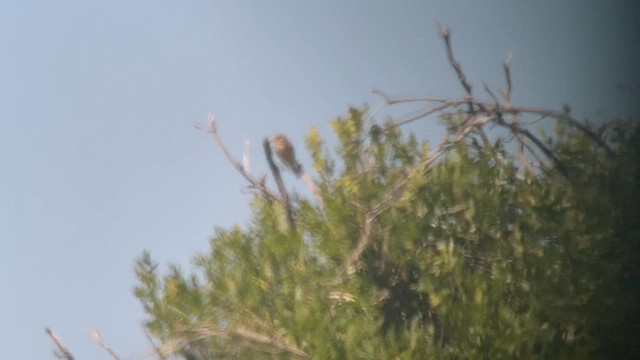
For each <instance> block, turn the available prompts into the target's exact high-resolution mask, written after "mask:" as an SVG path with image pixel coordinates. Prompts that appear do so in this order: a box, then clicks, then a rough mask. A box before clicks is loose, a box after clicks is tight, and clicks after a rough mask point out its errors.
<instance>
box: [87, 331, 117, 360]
mask: <svg viewBox="0 0 640 360" xmlns="http://www.w3.org/2000/svg"><path fill="white" fill-rule="evenodd" d="M89 336H91V338H92V339H93V341H95V342H96V343H97V344H98V345H100V347H102V348H103V349H104V350H105V351H106V352H108V353H109V355H111V357H112V358H114V359H115V360H121V359H120V357H119V356H118V354H116V352H115V351H113V349H112V348H111V346H109V344H107V343H106V341H104V339H103V338H102V336H101V335H100V332H99V331H98V330H92V331H91V332H90V333H89Z"/></svg>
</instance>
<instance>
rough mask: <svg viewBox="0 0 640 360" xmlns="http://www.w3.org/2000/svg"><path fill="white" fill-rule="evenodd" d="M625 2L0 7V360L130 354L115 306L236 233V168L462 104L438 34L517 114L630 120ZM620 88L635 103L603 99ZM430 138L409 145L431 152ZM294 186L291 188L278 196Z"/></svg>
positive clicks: (240, 217)
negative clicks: (439, 105)
mask: <svg viewBox="0 0 640 360" xmlns="http://www.w3.org/2000/svg"><path fill="white" fill-rule="evenodd" d="M635 4H636V1H613V2H604V1H577V0H576V1H563V2H560V1H535V2H533V1H531V2H515V1H483V2H479V1H464V2H459V1H435V2H434V1H396V2H391V1H349V2H347V1H337V0H334V1H322V2H313V3H312V2H303V1H299V0H298V1H295V0H287V1H272V2H267V1H242V2H240V1H214V0H194V1H189V0H186V1H168V0H154V1H148V0H147V1H131V0H127V1H119V0H112V1H87V0H76V1H72V0H59V1H43V0H32V1H12V0H4V1H2V2H0V121H1V122H2V132H0V166H1V167H0V204H1V205H0V244H1V247H0V249H1V250H0V289H2V296H0V359H25V360H30V359H53V355H52V354H51V349H52V343H51V342H50V341H49V339H48V338H47V337H46V336H45V334H44V330H43V329H44V327H45V326H50V327H52V328H53V329H54V330H55V331H57V332H58V333H59V334H60V335H61V336H62V338H63V339H64V340H65V342H66V343H67V345H68V346H69V348H70V349H72V350H73V352H74V353H75V355H76V357H77V358H78V359H79V360H80V359H108V355H107V354H106V353H104V351H103V350H102V349H100V348H99V347H98V346H97V345H95V344H94V343H92V341H91V340H90V339H89V337H88V336H87V333H88V331H89V330H91V329H93V328H97V329H99V330H100V331H101V332H102V335H103V336H104V337H105V338H106V339H107V341H108V342H109V343H110V344H111V345H112V346H113V347H114V348H115V349H116V350H117V351H118V352H119V353H120V355H122V356H123V358H125V359H138V358H140V357H141V356H143V355H144V353H145V350H146V349H147V348H148V345H147V343H146V340H145V339H144V337H143V335H142V332H141V330H140V326H139V324H140V322H141V321H142V320H143V318H144V317H143V313H142V309H141V306H140V305H139V304H138V302H137V300H136V299H135V298H134V297H133V295H132V292H131V290H132V287H133V286H134V285H135V279H134V274H133V270H132V267H133V261H134V259H135V258H136V257H137V256H138V255H140V253H141V252H142V251H143V249H149V250H150V251H151V252H152V254H153V256H154V258H156V259H157V260H159V261H160V262H161V263H163V264H166V263H168V262H176V263H179V264H181V265H182V266H183V267H184V268H188V267H189V265H188V264H189V259H190V258H191V256H192V255H193V254H194V252H195V251H199V250H204V249H206V248H207V246H208V238H209V237H210V235H211V234H212V233H213V229H214V227H216V226H222V227H227V226H230V225H231V224H234V223H240V224H243V223H245V222H246V221H247V219H248V216H249V210H248V206H247V201H248V200H249V196H247V195H245V194H243V193H242V192H241V189H242V187H243V186H244V182H243V179H242V177H240V176H239V175H238V174H237V173H236V172H235V170H234V169H233V168H232V167H231V166H230V165H229V164H228V163H227V162H226V160H225V159H224V157H223V156H222V154H221V152H220V151H219V150H218V149H217V148H216V146H215V144H214V143H213V141H212V139H211V137H210V136H208V135H207V134H205V133H202V132H199V131H197V130H195V129H194V128H193V124H196V123H200V124H206V122H207V114H208V112H210V111H212V112H215V113H216V115H217V117H218V121H219V130H220V132H221V134H222V136H223V137H224V139H225V140H226V142H227V144H228V145H229V147H230V149H231V150H232V151H234V152H235V153H236V154H237V155H238V156H239V155H240V154H241V152H242V142H243V140H244V139H247V138H250V139H252V148H251V149H252V151H251V160H252V169H253V171H254V172H256V173H259V172H261V171H263V170H264V169H265V166H264V163H263V160H262V156H261V152H260V145H259V144H260V141H261V139H262V138H263V137H264V136H269V135H272V134H273V133H275V132H278V131H285V132H286V133H287V134H288V135H289V136H290V138H291V139H292V140H293V141H294V143H295V144H296V145H297V147H298V148H299V150H298V152H299V154H300V158H301V160H302V162H303V163H308V161H309V158H308V155H307V154H305V152H304V151H303V150H302V144H303V136H304V134H305V133H306V132H307V131H308V129H309V128H310V127H311V126H313V125H315V126H317V127H318V128H319V129H320V130H321V133H322V134H323V135H325V136H329V134H330V132H329V128H328V126H327V121H328V120H330V119H331V118H333V117H335V116H338V115H341V114H344V113H345V111H346V109H347V107H348V106H349V105H362V104H363V103H365V102H368V103H370V104H371V106H372V107H376V106H378V105H379V104H380V101H379V99H377V98H376V97H374V96H373V95H371V90H372V89H373V88H374V87H378V88H381V89H383V90H385V91H387V92H389V93H392V94H398V95H413V96H415V95H424V96H427V95H428V96H461V95H462V91H461V89H460V86H459V84H458V83H457V81H456V79H455V75H454V74H453V73H452V71H451V69H450V68H449V65H448V64H447V62H446V58H445V54H444V52H443V46H442V43H441V41H440V39H439V38H438V35H437V32H436V26H435V23H436V21H438V22H440V23H442V24H445V25H448V26H450V27H451V28H452V29H453V31H454V33H453V44H454V48H455V52H456V54H457V55H458V59H459V60H460V62H461V63H462V65H463V66H464V68H465V70H466V72H467V74H468V76H469V78H470V80H471V81H472V82H474V83H475V84H476V90H477V91H478V92H479V90H480V89H481V83H480V81H481V80H486V81H487V82H488V83H489V84H490V85H492V86H494V87H501V86H503V85H502V84H503V83H502V68H501V61H502V59H504V57H505V55H506V54H507V53H509V52H511V53H513V79H514V96H513V100H514V102H517V103H522V104H527V105H535V106H544V107H551V108H560V107H561V105H562V104H563V103H565V102H567V103H570V104H571V105H572V106H573V108H574V109H575V114H576V115H578V116H579V117H582V118H584V117H585V116H586V117H589V118H590V119H593V120H602V119H604V118H609V117H612V116H617V115H626V114H631V113H634V112H635V113H637V112H638V111H639V110H640V109H639V107H638V103H640V101H638V100H639V99H638V93H637V89H638V86H639V84H640V75H639V73H640V72H639V71H638V70H639V69H638V66H640V65H639V64H640V59H639V56H640V55H639V54H640V52H639V48H638V43H639V36H638V35H639V34H640V25H639V22H638V21H637V19H638V18H640V11H639V10H638V7H637V5H635ZM616 83H620V84H623V85H627V86H634V87H635V89H636V93H635V95H634V94H626V93H623V92H621V91H619V90H618V89H617V88H616V87H615V84H616ZM434 124H435V121H434V120H433V119H432V120H428V121H424V122H422V123H420V124H419V125H416V126H415V127H414V128H415V129H417V130H418V131H420V132H421V134H420V135H427V136H428V135H429V134H434V133H436V134H437V133H438V130H437V129H436V127H435V125H434ZM286 180H287V181H288V182H289V183H291V182H293V181H294V179H293V177H288V178H287V179H286Z"/></svg>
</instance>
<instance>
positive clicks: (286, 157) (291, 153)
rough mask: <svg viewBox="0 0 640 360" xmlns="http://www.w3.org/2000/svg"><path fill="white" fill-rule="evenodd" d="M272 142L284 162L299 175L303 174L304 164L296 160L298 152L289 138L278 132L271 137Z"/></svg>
mask: <svg viewBox="0 0 640 360" xmlns="http://www.w3.org/2000/svg"><path fill="white" fill-rule="evenodd" d="M271 142H272V143H273V144H274V151H275V152H276V155H278V158H280V161H281V162H282V164H284V166H286V167H287V168H289V170H291V171H293V173H294V174H296V176H297V177H300V176H302V165H300V163H299V162H298V160H296V152H295V150H294V149H293V145H291V142H290V141H289V139H287V137H286V136H284V135H282V134H276V135H275V136H274V137H272V138H271Z"/></svg>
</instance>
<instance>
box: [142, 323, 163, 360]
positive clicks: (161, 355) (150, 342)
mask: <svg viewBox="0 0 640 360" xmlns="http://www.w3.org/2000/svg"><path fill="white" fill-rule="evenodd" d="M144 335H145V336H146V337H147V340H149V344H151V348H152V349H153V351H154V352H155V353H156V355H157V356H158V358H159V359H160V360H166V359H167V358H166V356H164V355H163V354H162V351H160V348H159V347H158V345H156V343H155V342H153V339H152V338H151V334H149V332H148V331H147V329H144Z"/></svg>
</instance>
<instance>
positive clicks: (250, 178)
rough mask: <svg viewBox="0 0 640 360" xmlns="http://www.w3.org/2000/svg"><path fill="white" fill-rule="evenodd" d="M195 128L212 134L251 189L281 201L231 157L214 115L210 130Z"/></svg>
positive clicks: (210, 116)
mask: <svg viewBox="0 0 640 360" xmlns="http://www.w3.org/2000/svg"><path fill="white" fill-rule="evenodd" d="M195 128H196V129H198V130H201V131H204V132H207V133H210V134H211V135H212V136H213V138H214V139H215V141H216V143H217V144H218V147H219V148H220V149H221V150H222V152H223V153H224V155H225V157H226V158H227V160H229V162H230V163H231V164H232V165H233V167H235V168H236V170H238V172H240V174H241V175H242V176H243V177H244V178H245V179H247V181H248V182H249V184H250V187H252V188H255V189H258V190H260V191H261V192H262V193H263V194H264V195H265V197H266V198H267V199H268V200H270V201H279V199H278V196H277V195H276V194H274V193H273V192H271V191H270V190H269V189H267V187H266V186H265V184H264V183H263V182H261V181H259V180H257V179H256V178H254V177H253V176H252V175H251V174H250V173H248V172H247V171H246V169H245V167H244V166H243V164H242V162H240V161H238V160H236V159H235V158H234V157H233V156H232V155H231V153H230V152H229V150H228V149H227V147H226V146H225V144H224V142H223V141H222V139H221V138H220V135H219V134H218V130H217V127H216V119H215V116H214V115H213V114H210V115H209V128H208V129H205V128H202V127H200V126H199V125H195Z"/></svg>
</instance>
